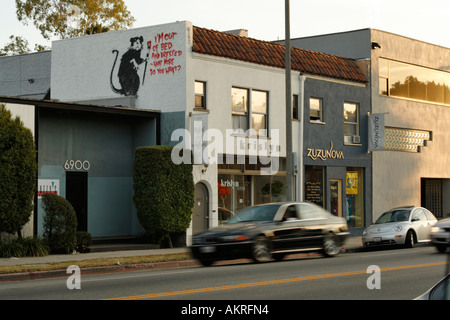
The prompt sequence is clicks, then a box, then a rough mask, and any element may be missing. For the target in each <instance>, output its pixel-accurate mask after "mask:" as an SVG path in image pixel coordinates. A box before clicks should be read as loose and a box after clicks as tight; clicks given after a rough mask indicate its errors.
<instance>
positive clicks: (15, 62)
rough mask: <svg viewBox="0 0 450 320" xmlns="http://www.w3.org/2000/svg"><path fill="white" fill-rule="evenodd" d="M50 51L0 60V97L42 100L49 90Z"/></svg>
mask: <svg viewBox="0 0 450 320" xmlns="http://www.w3.org/2000/svg"><path fill="white" fill-rule="evenodd" d="M50 68H51V51H41V52H35V53H30V54H22V55H16V56H8V57H1V58H0V95H3V96H11V97H23V98H35V99H43V98H44V97H45V96H46V95H47V93H48V91H49V89H50Z"/></svg>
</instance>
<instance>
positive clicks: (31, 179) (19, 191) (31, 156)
mask: <svg viewBox="0 0 450 320" xmlns="http://www.w3.org/2000/svg"><path fill="white" fill-rule="evenodd" d="M36 173H37V162H36V148H35V144H34V141H33V134H32V133H31V131H30V130H29V129H27V128H25V127H24V125H23V123H22V121H21V120H20V118H19V117H16V118H14V119H13V117H12V114H11V112H10V111H9V110H8V109H6V107H5V106H4V105H0V190H1V191H0V232H7V233H16V232H17V234H18V235H19V237H21V233H20V230H21V229H22V228H23V226H24V225H25V224H26V223H27V222H28V221H29V219H30V216H31V213H32V211H33V197H34V194H35V189H36Z"/></svg>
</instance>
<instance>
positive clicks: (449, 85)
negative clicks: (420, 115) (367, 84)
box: [378, 58, 450, 105]
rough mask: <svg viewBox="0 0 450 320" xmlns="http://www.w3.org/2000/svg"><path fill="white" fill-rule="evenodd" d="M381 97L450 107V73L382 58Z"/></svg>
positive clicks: (380, 65) (380, 62)
mask: <svg viewBox="0 0 450 320" xmlns="http://www.w3.org/2000/svg"><path fill="white" fill-rule="evenodd" d="M378 61H379V84H380V89H379V93H380V95H385V96H393V97H400V98H408V99H413V100H420V101H427V102H434V103H441V104H446V105H450V72H447V71H442V70H435V69H430V68H425V67H420V66H416V65H411V64H407V63H403V62H397V61H392V60H387V59H383V58H380V59H379V60H378Z"/></svg>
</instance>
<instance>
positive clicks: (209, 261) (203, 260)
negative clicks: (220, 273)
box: [199, 259, 214, 267]
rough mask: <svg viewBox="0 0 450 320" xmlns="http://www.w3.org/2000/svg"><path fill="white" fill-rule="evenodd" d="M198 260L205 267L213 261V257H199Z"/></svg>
mask: <svg viewBox="0 0 450 320" xmlns="http://www.w3.org/2000/svg"><path fill="white" fill-rule="evenodd" d="M199 261H200V263H201V264H202V265H203V266H205V267H209V266H211V265H212V264H213V263H214V260H213V259H199Z"/></svg>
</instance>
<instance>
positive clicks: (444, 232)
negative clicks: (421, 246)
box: [430, 218, 450, 253]
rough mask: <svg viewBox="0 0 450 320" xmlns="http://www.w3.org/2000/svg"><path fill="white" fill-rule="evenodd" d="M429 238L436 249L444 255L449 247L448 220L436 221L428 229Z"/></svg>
mask: <svg viewBox="0 0 450 320" xmlns="http://www.w3.org/2000/svg"><path fill="white" fill-rule="evenodd" d="M430 238H431V242H432V243H433V245H434V246H435V247H436V249H437V250H438V251H439V252H441V253H444V252H445V251H446V250H447V248H448V247H450V218H446V219H442V220H440V221H438V223H436V224H435V225H434V226H433V227H432V228H431V229H430Z"/></svg>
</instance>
